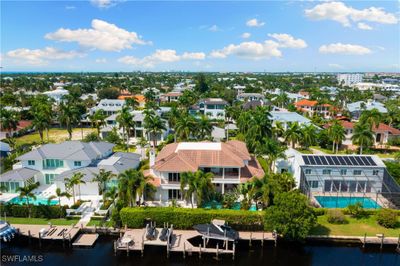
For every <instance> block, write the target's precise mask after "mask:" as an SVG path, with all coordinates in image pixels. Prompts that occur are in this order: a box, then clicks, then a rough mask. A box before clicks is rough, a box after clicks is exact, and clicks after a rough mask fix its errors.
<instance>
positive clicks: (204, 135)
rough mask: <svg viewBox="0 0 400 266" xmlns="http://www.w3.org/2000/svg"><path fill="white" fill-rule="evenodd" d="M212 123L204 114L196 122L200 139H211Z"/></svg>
mask: <svg viewBox="0 0 400 266" xmlns="http://www.w3.org/2000/svg"><path fill="white" fill-rule="evenodd" d="M212 128H213V127H212V124H211V122H210V119H208V117H207V116H205V115H202V116H201V117H200V119H199V120H197V123H196V129H197V131H198V137H199V139H200V140H204V139H210V137H211V132H212Z"/></svg>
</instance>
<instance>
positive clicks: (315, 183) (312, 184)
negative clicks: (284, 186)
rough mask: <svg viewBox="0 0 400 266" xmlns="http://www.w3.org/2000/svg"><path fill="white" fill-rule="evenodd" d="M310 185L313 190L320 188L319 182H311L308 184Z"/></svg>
mask: <svg viewBox="0 0 400 266" xmlns="http://www.w3.org/2000/svg"><path fill="white" fill-rule="evenodd" d="M308 185H309V186H310V187H311V188H318V181H309V182H308Z"/></svg>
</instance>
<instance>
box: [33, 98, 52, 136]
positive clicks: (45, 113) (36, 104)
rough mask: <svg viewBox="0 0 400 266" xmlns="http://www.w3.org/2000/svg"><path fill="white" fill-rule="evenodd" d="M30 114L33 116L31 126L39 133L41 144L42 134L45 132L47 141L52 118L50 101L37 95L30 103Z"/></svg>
mask: <svg viewBox="0 0 400 266" xmlns="http://www.w3.org/2000/svg"><path fill="white" fill-rule="evenodd" d="M30 113H31V115H32V116H33V120H32V125H33V126H34V128H35V129H36V130H37V131H38V132H39V135H40V140H41V142H42V143H43V132H44V131H46V132H47V141H49V128H50V125H51V121H52V118H53V109H52V101H51V100H50V99H49V98H48V97H47V96H45V95H38V96H36V97H35V98H34V99H33V101H32V106H31V109H30Z"/></svg>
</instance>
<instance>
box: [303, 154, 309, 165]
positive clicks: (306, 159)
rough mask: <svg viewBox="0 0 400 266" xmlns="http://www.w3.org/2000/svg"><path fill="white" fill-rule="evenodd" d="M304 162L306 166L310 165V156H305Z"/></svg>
mask: <svg viewBox="0 0 400 266" xmlns="http://www.w3.org/2000/svg"><path fill="white" fill-rule="evenodd" d="M303 160H304V163H305V164H306V165H310V160H308V156H303Z"/></svg>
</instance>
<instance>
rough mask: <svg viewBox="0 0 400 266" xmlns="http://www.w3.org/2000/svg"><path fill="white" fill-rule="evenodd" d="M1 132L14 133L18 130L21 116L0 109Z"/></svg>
mask: <svg viewBox="0 0 400 266" xmlns="http://www.w3.org/2000/svg"><path fill="white" fill-rule="evenodd" d="M0 121H1V124H0V126H1V130H6V131H12V130H16V129H17V126H18V122H19V116H18V114H17V113H16V112H14V111H8V110H6V109H4V108H2V107H1V108H0Z"/></svg>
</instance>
